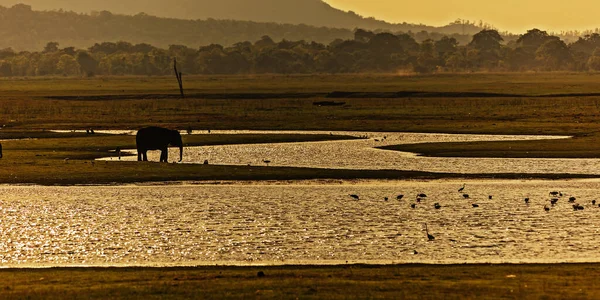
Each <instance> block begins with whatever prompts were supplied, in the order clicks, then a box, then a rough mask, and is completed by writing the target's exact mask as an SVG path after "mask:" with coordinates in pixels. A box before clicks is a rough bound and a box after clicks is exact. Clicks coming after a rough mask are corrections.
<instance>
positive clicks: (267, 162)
mask: <svg viewBox="0 0 600 300" xmlns="http://www.w3.org/2000/svg"><path fill="white" fill-rule="evenodd" d="M263 162H264V163H265V164H267V166H268V165H269V163H271V161H270V160H268V159H263Z"/></svg>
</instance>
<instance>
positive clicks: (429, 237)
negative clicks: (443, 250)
mask: <svg viewBox="0 0 600 300" xmlns="http://www.w3.org/2000/svg"><path fill="white" fill-rule="evenodd" d="M425 232H426V233H427V239H429V240H430V241H433V240H435V237H434V236H433V235H431V234H429V230H428V229H427V223H425Z"/></svg>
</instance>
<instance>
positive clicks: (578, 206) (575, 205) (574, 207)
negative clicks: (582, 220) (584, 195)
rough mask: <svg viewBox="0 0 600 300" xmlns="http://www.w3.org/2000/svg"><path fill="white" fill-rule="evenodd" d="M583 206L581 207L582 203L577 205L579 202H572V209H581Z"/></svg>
mask: <svg viewBox="0 0 600 300" xmlns="http://www.w3.org/2000/svg"><path fill="white" fill-rule="evenodd" d="M583 208H584V207H583V206H582V205H579V204H577V203H575V204H573V209H574V210H583Z"/></svg>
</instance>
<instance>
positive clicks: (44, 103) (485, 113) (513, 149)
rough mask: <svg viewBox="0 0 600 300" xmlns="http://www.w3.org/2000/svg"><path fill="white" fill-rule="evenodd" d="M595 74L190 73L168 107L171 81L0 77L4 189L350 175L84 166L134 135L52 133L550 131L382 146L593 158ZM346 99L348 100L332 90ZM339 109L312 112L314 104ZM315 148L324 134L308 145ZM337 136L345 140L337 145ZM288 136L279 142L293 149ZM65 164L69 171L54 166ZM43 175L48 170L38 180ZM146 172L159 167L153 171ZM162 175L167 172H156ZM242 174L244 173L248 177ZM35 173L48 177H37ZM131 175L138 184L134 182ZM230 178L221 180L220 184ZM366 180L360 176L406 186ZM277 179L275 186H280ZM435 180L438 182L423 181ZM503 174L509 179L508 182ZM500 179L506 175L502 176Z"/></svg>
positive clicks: (598, 149) (599, 99)
mask: <svg viewBox="0 0 600 300" xmlns="http://www.w3.org/2000/svg"><path fill="white" fill-rule="evenodd" d="M598 82H600V74H569V73H541V74H462V75H461V74H459V75H430V76H410V77H409V76H394V75H315V76H302V75H297V76H269V75H264V76H197V77H187V78H186V82H185V87H186V92H187V95H188V96H187V97H186V98H185V99H179V97H178V90H177V85H176V82H175V81H174V78H170V77H109V78H83V79H82V78H36V79H26V78H13V79H2V80H0V125H1V126H3V127H2V129H0V139H21V138H26V139H28V138H34V139H35V140H9V141H4V142H3V146H4V152H5V153H4V154H5V158H3V159H2V160H0V174H3V176H2V179H0V182H4V183H40V184H75V183H112V182H117V183H118V182H135V181H148V180H153V181H165V180H202V179H211V177H214V178H219V179H251V178H249V177H256V179H278V178H281V179H306V178H323V177H326V178H352V177H353V176H357V174H354V173H352V172H346V173H345V172H334V171H331V170H330V171H325V170H295V171H292V172H290V171H289V170H281V169H277V168H263V169H259V172H256V171H251V170H248V169H245V168H235V169H232V170H230V171H223V170H217V168H215V167H206V166H189V165H187V166H183V165H172V166H162V167H160V168H155V167H152V166H149V165H147V164H119V165H118V167H116V166H115V165H114V164H115V162H103V163H101V164H100V163H96V164H92V163H91V159H94V158H97V157H104V156H110V155H114V153H112V152H110V151H111V150H114V149H116V147H121V148H122V149H126V148H134V146H135V139H134V137H133V136H106V135H85V134H58V133H52V132H49V131H48V130H52V129H63V130H72V129H80V130H82V129H88V128H93V129H96V130H98V129H129V130H135V129H138V128H141V127H144V126H147V125H159V126H164V127H169V128H174V129H181V130H184V129H188V128H191V129H194V130H207V129H270V130H277V129H286V130H324V131H331V130H353V131H409V132H445V133H497V134H559V135H573V136H575V138H574V139H569V140H561V141H534V142H500V143H498V142H494V143H468V144H464V143H459V144H421V145H405V146H401V147H390V149H391V150H405V151H413V152H418V153H423V154H425V155H432V156H436V155H437V156H467V157H468V156H481V157H587V158H589V157H600V143H598V139H599V134H598V133H599V132H600V127H599V126H598V122H597V121H598V119H599V118H600V114H599V112H598V108H599V107H600V94H596V93H597V92H598V91H599V90H600V88H599V87H598V84H597V83H598ZM340 92H351V93H346V94H345V93H340ZM320 101H330V102H338V103H340V102H344V104H343V105H339V106H319V105H314V104H313V103H314V102H320ZM312 138H313V139H314V138H317V139H319V140H323V139H330V138H332V137H329V136H321V137H312ZM336 138H346V137H336ZM307 139H309V138H308V137H301V136H296V137H292V136H288V137H287V138H285V139H282V140H280V141H303V140H307ZM269 141H275V140H273V138H272V137H266V136H255V137H248V136H221V137H219V136H207V135H191V136H187V135H185V136H184V143H186V144H187V145H189V146H191V145H214V144H219V143H221V144H223V143H228V144H230V143H248V142H269ZM65 158H69V159H70V161H69V164H68V165H67V164H65V162H64V159H65ZM48 170H52V172H48ZM152 170H160V171H157V172H153V171H152ZM165 170H168V171H165ZM251 172H252V173H251ZM39 174H52V175H46V176H44V177H40V176H39ZM140 174H142V175H140ZM228 174H231V175H228ZM412 175H418V174H407V173H404V174H401V173H394V174H391V173H390V172H387V173H383V172H372V173H370V174H369V175H362V176H360V175H359V177H368V178H385V177H389V178H408V177H410V176H412ZM281 176H283V177H281ZM430 176H433V177H446V176H448V175H445V174H430ZM511 176H514V175H511ZM509 177H510V176H509Z"/></svg>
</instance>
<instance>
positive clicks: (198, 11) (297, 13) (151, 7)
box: [0, 0, 481, 34]
mask: <svg viewBox="0 0 600 300" xmlns="http://www.w3.org/2000/svg"><path fill="white" fill-rule="evenodd" d="M18 3H24V4H28V5H31V6H33V7H34V8H35V9H39V10H59V9H63V10H66V11H75V12H79V13H90V12H91V11H102V10H106V11H111V12H113V13H116V14H128V15H135V14H138V13H140V12H144V13H146V14H149V15H153V16H158V17H167V18H178V19H188V20H197V19H202V20H205V19H208V18H212V19H222V20H244V21H254V22H275V23H285V24H306V25H311V26H325V27H334V28H347V29H354V28H364V29H368V30H377V29H383V30H389V31H395V32H397V31H403V32H407V31H412V32H419V31H423V30H424V31H428V32H439V33H446V34H452V33H462V34H474V33H476V32H478V31H480V30H481V28H480V27H478V26H475V25H473V24H466V25H465V24H450V25H447V26H443V27H433V26H426V25H421V24H419V25H416V24H407V23H402V24H392V23H388V22H385V21H381V20H377V19H374V18H365V17H362V16H360V15H358V14H356V13H354V12H345V11H342V10H339V9H336V8H334V7H331V6H330V5H329V4H327V3H325V2H323V1H322V0H219V1H214V0H169V1H166V0H103V1H97V0H53V1H48V0H0V5H2V6H13V5H15V4H18Z"/></svg>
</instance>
